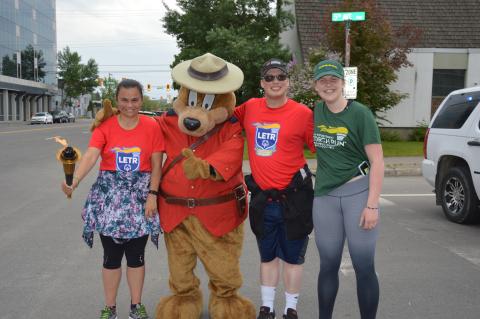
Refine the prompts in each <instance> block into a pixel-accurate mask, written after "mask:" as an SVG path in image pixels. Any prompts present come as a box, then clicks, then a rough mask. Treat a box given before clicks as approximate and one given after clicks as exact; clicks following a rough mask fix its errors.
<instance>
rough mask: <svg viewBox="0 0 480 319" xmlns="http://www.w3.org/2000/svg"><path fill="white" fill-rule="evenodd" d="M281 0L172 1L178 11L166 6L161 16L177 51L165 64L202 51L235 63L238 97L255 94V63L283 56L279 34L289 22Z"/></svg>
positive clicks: (286, 57) (258, 65)
mask: <svg viewBox="0 0 480 319" xmlns="http://www.w3.org/2000/svg"><path fill="white" fill-rule="evenodd" d="M287 3H289V1H282V0H276V1H274V0H268V1H267V0H263V1H258V0H223V1H219V0H201V1H197V0H178V1H177V5H178V7H179V8H180V9H181V12H179V11H176V10H173V9H170V8H169V7H168V6H166V5H165V4H164V5H165V7H166V9H167V14H166V15H165V17H164V19H163V22H164V24H163V26H164V28H165V29H166V31H167V33H168V34H171V35H173V36H175V37H176V38H177V45H178V46H179V48H180V50H181V51H180V53H179V54H177V55H176V56H175V60H174V62H173V63H172V65H171V67H173V66H175V65H177V64H178V63H179V62H181V61H184V60H189V59H192V58H194V57H197V56H199V55H202V54H204V53H206V52H210V53H213V54H215V55H217V56H219V57H221V58H223V59H225V60H227V61H229V62H231V63H233V64H235V65H237V66H239V67H240V68H241V69H242V71H243V72H244V75H245V81H244V83H243V86H242V87H241V88H240V89H239V91H237V99H238V102H243V101H245V100H247V99H248V98H250V97H254V96H260V95H261V91H260V88H259V81H260V68H261V65H262V64H263V63H264V62H265V61H267V60H268V59H270V58H272V57H277V58H280V59H283V60H287V61H288V60H289V59H290V54H289V52H288V50H287V49H285V48H283V47H282V46H281V45H280V42H279V34H280V33H281V32H282V31H283V30H285V29H287V28H288V27H290V26H291V25H292V24H293V16H292V15H291V14H290V13H288V12H286V11H284V10H283V9H282V8H283V6H284V5H285V4H287Z"/></svg>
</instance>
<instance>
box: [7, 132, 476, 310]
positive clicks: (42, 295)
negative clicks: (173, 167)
mask: <svg viewBox="0 0 480 319" xmlns="http://www.w3.org/2000/svg"><path fill="white" fill-rule="evenodd" d="M55 135H61V136H63V137H66V138H67V139H68V140H69V141H70V142H71V143H72V144H73V145H76V146H78V147H80V148H81V149H84V148H85V146H86V144H87V142H88V138H89V134H88V124H87V123H72V124H62V125H60V124H56V125H53V126H52V125H50V126H27V125H17V126H15V125H9V126H0V149H1V153H0V154H1V155H0V256H1V258H0V319H13V318H14V319H21V318H28V319H30V318H32V319H33V318H48V319H56V318H59V319H61V318H66V317H68V318H98V314H99V309H100V308H101V307H102V304H103V297H102V296H103V293H102V285H101V276H100V266H101V246H100V245H99V241H98V238H96V241H95V246H94V248H93V249H89V248H88V247H87V246H86V245H84V244H83V242H82V240H81V238H80V233H81V219H80V216H79V215H80V210H81V207H82V205H83V201H84V199H85V197H86V194H87V191H88V186H89V185H90V184H91V183H92V182H93V181H94V178H95V176H94V175H95V174H91V175H90V176H89V177H88V178H87V179H86V180H85V181H83V182H82V185H81V187H80V188H79V189H78V192H77V193H76V194H75V196H74V197H73V198H72V199H71V200H67V199H66V198H64V197H63V196H62V194H61V193H60V190H59V184H60V181H61V179H62V178H63V173H62V170H61V166H60V164H59V163H57V162H56V161H55V159H54V154H55V152H56V150H57V149H58V148H59V145H56V144H55V143H53V142H52V141H50V140H46V138H48V137H51V136H55ZM381 214H382V217H381V218H382V219H381V235H380V240H379V243H378V249H377V272H378V276H379V278H380V285H381V303H380V308H379V315H378V318H395V319H397V318H405V319H412V318H414V319H415V318H422V319H423V318H435V319H451V318H463V319H474V318H478V313H480V305H479V303H478V300H479V296H480V248H479V242H480V226H478V225H474V226H461V225H456V224H452V223H450V222H448V221H446V220H445V218H444V217H443V215H442V213H441V210H440V208H439V207H437V206H435V205H434V198H433V196H432V194H431V187H430V186H428V185H427V184H426V183H425V182H424V181H423V179H422V178H421V177H392V178H390V177H389V178H386V180H385V187H384V191H383V195H382V212H381ZM246 234H247V235H246V239H245V247H244V253H243V256H242V259H241V267H242V272H243V274H244V286H243V288H242V292H243V293H244V294H245V295H246V296H248V297H250V298H252V299H253V300H254V301H255V302H256V303H257V304H258V302H259V301H258V300H259V288H258V267H259V263H258V254H257V250H256V245H255V240H254V237H253V236H252V235H251V233H250V230H249V229H248V228H246ZM312 236H313V235H312ZM313 242H314V241H313V238H312V241H311V245H310V248H309V250H308V252H307V262H306V265H305V276H304V278H305V280H304V287H303V291H302V295H301V297H300V303H299V312H300V314H301V318H316V317H317V310H316V278H317V272H318V268H319V261H318V254H317V252H316V249H315V247H314V244H313ZM146 260H147V267H148V270H147V278H146V283H145V289H144V303H145V304H146V306H147V309H148V310H149V311H150V312H151V313H153V312H154V308H155V305H156V303H157V301H158V298H159V297H160V296H162V295H165V294H167V292H168V269H167V263H166V260H165V250H164V249H163V247H161V248H160V249H159V250H158V251H157V250H155V249H154V247H153V245H151V244H149V246H148V247H147V256H146ZM198 273H199V276H200V278H201V280H202V287H203V289H204V291H207V283H206V276H205V273H204V271H203V270H202V269H200V270H199V272H198ZM340 278H341V284H340V291H339V294H338V299H337V304H336V310H335V318H359V315H358V311H357V302H356V297H355V276H354V272H353V269H352V266H351V263H350V261H349V258H348V254H345V256H344V260H343V262H342V267H341V273H340ZM279 290H280V293H279V294H278V295H277V301H278V302H277V308H278V309H279V310H280V309H283V308H282V307H283V295H282V288H280V289H279ZM128 303H129V296H128V293H127V285H126V282H125V280H123V281H122V283H121V287H120V294H119V297H118V306H119V313H120V318H127V314H128V313H127V308H128ZM205 304H206V301H205ZM203 318H204V319H205V318H208V316H207V315H206V314H205V315H204V316H203Z"/></svg>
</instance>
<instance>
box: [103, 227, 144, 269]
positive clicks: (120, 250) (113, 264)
mask: <svg viewBox="0 0 480 319" xmlns="http://www.w3.org/2000/svg"><path fill="white" fill-rule="evenodd" d="M100 239H101V240H102V246H103V267H104V268H106V269H118V268H120V267H121V266H122V258H123V254H125V257H126V258H127V266H128V267H130V268H138V267H142V266H143V265H144V264H145V262H144V256H145V246H146V245H147V240H148V235H145V236H143V237H139V238H133V239H130V240H128V241H126V242H124V243H120V244H117V243H116V242H115V241H114V240H113V238H112V237H109V236H103V235H102V234H100Z"/></svg>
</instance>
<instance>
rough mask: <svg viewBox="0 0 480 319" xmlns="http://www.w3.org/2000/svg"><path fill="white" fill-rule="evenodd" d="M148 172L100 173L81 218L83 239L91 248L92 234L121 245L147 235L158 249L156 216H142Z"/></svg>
mask: <svg viewBox="0 0 480 319" xmlns="http://www.w3.org/2000/svg"><path fill="white" fill-rule="evenodd" d="M149 184H150V172H117V171H100V172H99V174H98V177H97V180H96V182H95V183H94V184H93V185H92V188H91V189H90V192H89V193H88V196H87V200H86V202H85V207H84V208H83V212H82V218H83V221H84V225H83V239H84V240H85V242H86V243H87V245H88V246H90V247H92V246H93V232H94V231H95V230H96V231H97V232H99V233H100V234H102V235H104V236H110V237H112V238H113V239H114V240H115V241H116V242H118V243H121V242H125V241H128V240H129V239H132V238H139V237H142V236H145V235H150V237H151V240H152V242H153V243H154V244H155V246H157V248H158V236H159V233H160V221H159V217H158V214H155V215H154V217H151V218H147V217H146V216H145V203H146V201H147V196H148V190H149Z"/></svg>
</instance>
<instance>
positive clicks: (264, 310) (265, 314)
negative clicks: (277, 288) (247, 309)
mask: <svg viewBox="0 0 480 319" xmlns="http://www.w3.org/2000/svg"><path fill="white" fill-rule="evenodd" d="M275 318H276V317H275V311H273V312H270V307H266V306H261V307H260V312H259V313H258V317H257V319H275Z"/></svg>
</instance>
